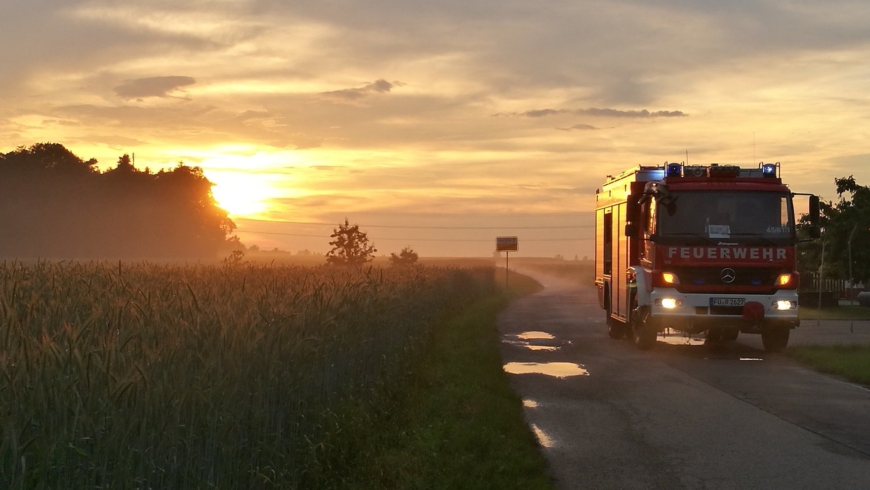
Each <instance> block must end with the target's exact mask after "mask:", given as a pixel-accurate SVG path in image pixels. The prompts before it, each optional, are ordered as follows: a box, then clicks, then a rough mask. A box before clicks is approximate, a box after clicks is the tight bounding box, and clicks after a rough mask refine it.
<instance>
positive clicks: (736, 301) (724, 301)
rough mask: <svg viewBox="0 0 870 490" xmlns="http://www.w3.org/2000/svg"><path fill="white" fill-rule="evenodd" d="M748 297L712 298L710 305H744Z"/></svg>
mask: <svg viewBox="0 0 870 490" xmlns="http://www.w3.org/2000/svg"><path fill="white" fill-rule="evenodd" d="M745 303H746V298H710V306H743V305H744V304H745Z"/></svg>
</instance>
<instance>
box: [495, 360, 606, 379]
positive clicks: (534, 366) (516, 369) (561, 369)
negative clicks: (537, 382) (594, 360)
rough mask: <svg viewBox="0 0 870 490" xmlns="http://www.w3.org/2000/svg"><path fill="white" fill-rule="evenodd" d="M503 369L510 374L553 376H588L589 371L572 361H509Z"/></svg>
mask: <svg viewBox="0 0 870 490" xmlns="http://www.w3.org/2000/svg"><path fill="white" fill-rule="evenodd" d="M504 370H505V372H507V373H510V374H544V375H547V376H552V377H554V378H567V377H570V376H589V371H587V370H586V368H584V367H583V366H581V365H580V364H574V363H573V362H509V363H507V364H505V365H504Z"/></svg>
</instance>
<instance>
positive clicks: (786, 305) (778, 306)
mask: <svg viewBox="0 0 870 490" xmlns="http://www.w3.org/2000/svg"><path fill="white" fill-rule="evenodd" d="M795 308H797V303H795V302H794V301H784V300H779V301H774V302H773V309H775V310H793V309H795Z"/></svg>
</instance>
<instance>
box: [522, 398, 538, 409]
mask: <svg viewBox="0 0 870 490" xmlns="http://www.w3.org/2000/svg"><path fill="white" fill-rule="evenodd" d="M523 406H524V407H526V408H538V402H536V401H535V400H529V399H525V400H523Z"/></svg>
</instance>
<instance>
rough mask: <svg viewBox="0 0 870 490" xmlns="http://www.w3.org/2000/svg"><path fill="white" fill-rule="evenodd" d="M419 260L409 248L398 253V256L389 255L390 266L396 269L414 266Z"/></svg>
mask: <svg viewBox="0 0 870 490" xmlns="http://www.w3.org/2000/svg"><path fill="white" fill-rule="evenodd" d="M419 258H420V256H419V255H417V252H415V251H414V250H413V249H412V248H411V247H405V248H403V249H402V251H401V252H399V255H396V254H394V253H391V254H390V265H393V266H396V267H404V266H409V265H413V264H416V263H417V260H418V259H419Z"/></svg>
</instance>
